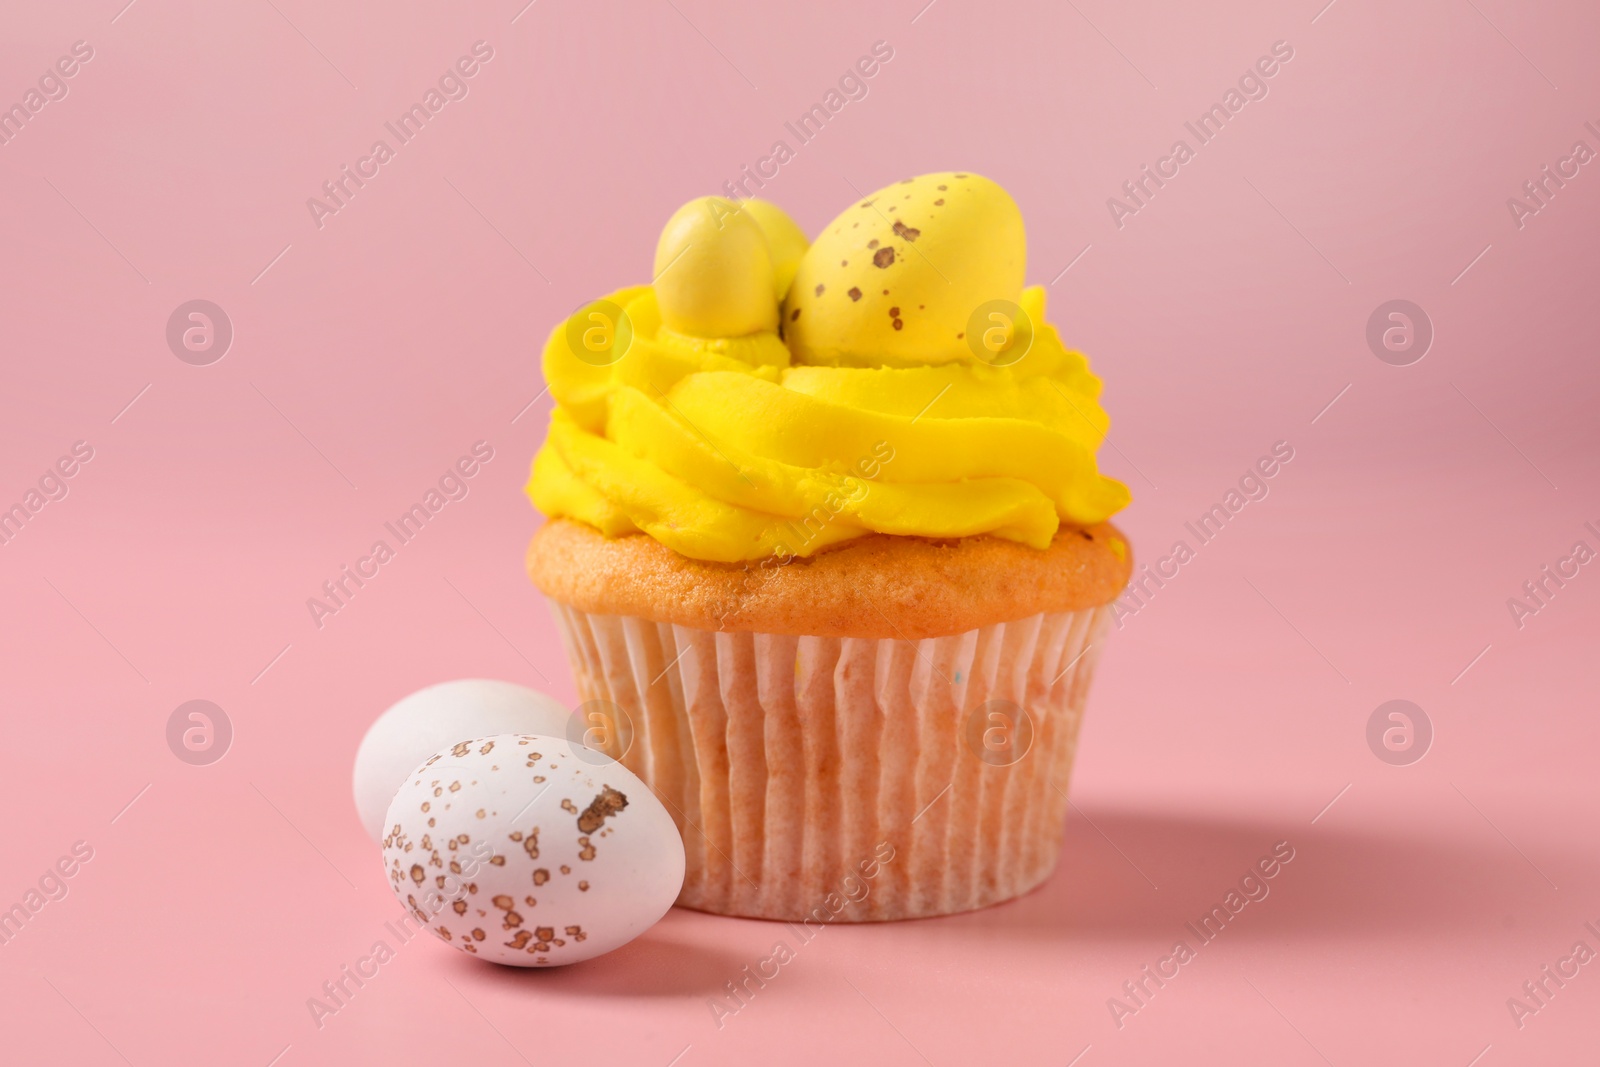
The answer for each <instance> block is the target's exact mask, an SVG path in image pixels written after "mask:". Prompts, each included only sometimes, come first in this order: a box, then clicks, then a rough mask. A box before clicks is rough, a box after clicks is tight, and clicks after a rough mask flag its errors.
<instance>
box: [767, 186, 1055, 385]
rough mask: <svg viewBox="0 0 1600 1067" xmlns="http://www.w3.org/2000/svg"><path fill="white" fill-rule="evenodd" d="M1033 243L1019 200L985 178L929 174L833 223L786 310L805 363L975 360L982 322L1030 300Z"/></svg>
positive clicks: (805, 264)
mask: <svg viewBox="0 0 1600 1067" xmlns="http://www.w3.org/2000/svg"><path fill="white" fill-rule="evenodd" d="M1026 264H1027V241H1026V239H1025V237H1024V235H1023V228H1022V213H1021V212H1020V211H1019V210H1017V205H1016V202H1015V201H1013V200H1012V199H1011V196H1010V194H1009V193H1007V192H1006V191H1005V190H1004V189H1002V188H1001V187H1000V186H999V185H997V184H995V183H994V182H992V181H990V180H989V179H988V178H985V177H983V176H982V175H978V174H967V173H954V172H951V173H944V174H924V175H922V176H921V177H917V178H907V179H906V180H905V181H902V182H897V183H895V184H894V185H890V186H887V187H885V188H883V189H879V190H878V191H877V192H875V193H873V194H872V195H871V196H869V197H866V198H865V199H863V200H860V201H857V202H856V203H854V204H852V205H851V206H850V207H849V208H847V209H845V211H844V213H843V214H841V215H840V216H839V217H838V218H836V219H834V220H833V221H832V222H830V223H828V225H827V227H826V228H824V229H823V231H822V233H821V234H819V235H818V236H817V239H816V241H814V242H813V243H812V245H811V247H810V248H809V249H808V250H807V251H806V254H805V255H804V256H803V257H801V260H800V268H799V270H798V271H796V273H795V277H794V282H793V284H792V285H791V286H790V288H789V294H788V299H787V300H786V301H785V303H784V307H783V331H784V340H785V341H787V342H788V345H789V350H790V351H791V352H792V353H793V355H794V358H795V361H796V362H797V363H813V364H843V365H848V366H876V365H880V364H889V365H904V364H917V363H946V362H950V361H952V360H958V359H967V360H970V359H972V358H974V357H973V350H972V349H971V348H970V347H969V345H968V342H967V337H966V333H967V328H968V324H969V322H970V320H971V319H972V316H973V314H974V312H976V311H977V310H978V309H979V308H980V307H982V306H983V305H985V304H987V303H989V302H991V301H996V300H1005V301H1010V302H1012V303H1016V302H1017V301H1018V300H1019V298H1020V297H1021V295H1022V286H1023V272H1024V268H1025V267H1026Z"/></svg>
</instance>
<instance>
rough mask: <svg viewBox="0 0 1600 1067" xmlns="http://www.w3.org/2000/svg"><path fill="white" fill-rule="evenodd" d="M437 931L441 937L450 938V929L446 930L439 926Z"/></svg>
mask: <svg viewBox="0 0 1600 1067" xmlns="http://www.w3.org/2000/svg"><path fill="white" fill-rule="evenodd" d="M437 933H438V935H439V936H440V937H442V938H444V939H445V940H446V941H448V940H450V931H449V930H446V929H445V928H444V927H442V926H441V927H439V929H438V931H437Z"/></svg>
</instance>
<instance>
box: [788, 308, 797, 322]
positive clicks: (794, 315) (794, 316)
mask: <svg viewBox="0 0 1600 1067" xmlns="http://www.w3.org/2000/svg"><path fill="white" fill-rule="evenodd" d="M799 317H800V309H799V308H795V309H794V310H793V311H791V312H789V321H790V322H793V321H794V320H796V319H798V318H799Z"/></svg>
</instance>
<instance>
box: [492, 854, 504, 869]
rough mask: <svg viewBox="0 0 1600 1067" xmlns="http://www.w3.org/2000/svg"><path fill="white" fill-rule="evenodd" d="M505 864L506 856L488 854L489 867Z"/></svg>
mask: <svg viewBox="0 0 1600 1067" xmlns="http://www.w3.org/2000/svg"><path fill="white" fill-rule="evenodd" d="M505 865H506V858H505V857H504V856H490V857H489V866H491V867H504V866H505Z"/></svg>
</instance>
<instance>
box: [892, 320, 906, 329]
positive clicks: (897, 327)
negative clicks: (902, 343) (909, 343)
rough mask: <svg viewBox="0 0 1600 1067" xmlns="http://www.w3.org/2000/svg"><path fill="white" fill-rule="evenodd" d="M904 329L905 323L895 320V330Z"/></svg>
mask: <svg viewBox="0 0 1600 1067" xmlns="http://www.w3.org/2000/svg"><path fill="white" fill-rule="evenodd" d="M904 327H905V323H903V322H901V321H900V320H899V319H895V320H894V328H895V329H897V330H899V329H903V328H904Z"/></svg>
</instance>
